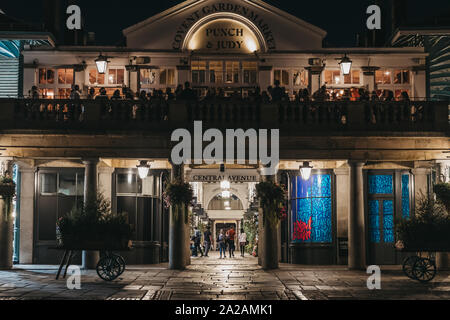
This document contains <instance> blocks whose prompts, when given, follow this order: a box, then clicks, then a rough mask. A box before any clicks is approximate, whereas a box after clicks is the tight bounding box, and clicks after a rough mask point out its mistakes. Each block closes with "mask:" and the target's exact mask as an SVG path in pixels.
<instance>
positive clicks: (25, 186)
mask: <svg viewBox="0 0 450 320" xmlns="http://www.w3.org/2000/svg"><path fill="white" fill-rule="evenodd" d="M19 172H20V217H19V219H20V240H19V243H20V249H19V263H20V264H33V249H34V248H33V234H34V185H35V173H36V169H35V168H33V167H29V166H25V165H22V164H21V163H20V164H19Z"/></svg>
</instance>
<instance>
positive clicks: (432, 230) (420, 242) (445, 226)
mask: <svg viewBox="0 0 450 320" xmlns="http://www.w3.org/2000/svg"><path fill="white" fill-rule="evenodd" d="M396 234H397V239H398V242H397V245H396V246H397V248H398V249H404V250H407V251H448V249H449V247H450V215H449V213H448V212H447V210H446V209H445V206H444V205H443V204H442V202H441V201H439V200H437V201H436V200H434V199H433V198H432V197H430V196H424V195H422V196H421V197H420V198H419V200H418V202H417V206H416V214H415V216H414V217H413V218H412V219H400V220H399V221H398V222H397V224H396Z"/></svg>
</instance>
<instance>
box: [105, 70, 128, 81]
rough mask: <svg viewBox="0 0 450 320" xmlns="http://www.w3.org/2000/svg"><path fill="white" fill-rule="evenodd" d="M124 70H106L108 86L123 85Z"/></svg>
mask: <svg viewBox="0 0 450 320" xmlns="http://www.w3.org/2000/svg"><path fill="white" fill-rule="evenodd" d="M124 83H125V70H124V69H109V70H108V84H112V85H114V84H124Z"/></svg>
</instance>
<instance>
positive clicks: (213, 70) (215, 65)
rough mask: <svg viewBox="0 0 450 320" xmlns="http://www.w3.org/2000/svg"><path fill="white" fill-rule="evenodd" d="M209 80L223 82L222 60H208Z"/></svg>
mask: <svg viewBox="0 0 450 320" xmlns="http://www.w3.org/2000/svg"><path fill="white" fill-rule="evenodd" d="M209 82H210V83H213V84H223V61H210V62H209Z"/></svg>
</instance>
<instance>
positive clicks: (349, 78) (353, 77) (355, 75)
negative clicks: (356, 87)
mask: <svg viewBox="0 0 450 320" xmlns="http://www.w3.org/2000/svg"><path fill="white" fill-rule="evenodd" d="M344 84H360V72H359V70H353V71H352V72H350V74H348V75H345V76H344Z"/></svg>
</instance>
